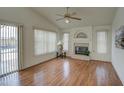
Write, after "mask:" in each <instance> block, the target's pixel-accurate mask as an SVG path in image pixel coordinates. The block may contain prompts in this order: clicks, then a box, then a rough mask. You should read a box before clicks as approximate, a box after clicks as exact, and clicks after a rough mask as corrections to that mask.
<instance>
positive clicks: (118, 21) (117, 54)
mask: <svg viewBox="0 0 124 93" xmlns="http://www.w3.org/2000/svg"><path fill="white" fill-rule="evenodd" d="M121 25H124V8H118V10H117V12H116V15H115V18H114V21H113V24H112V64H113V66H114V68H115V70H116V72H117V73H118V76H119V77H120V79H121V81H122V83H123V85H124V49H119V48H116V47H115V44H114V41H115V31H116V30H117V29H118V28H119V27H120V26H121Z"/></svg>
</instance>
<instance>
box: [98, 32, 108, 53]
mask: <svg viewBox="0 0 124 93" xmlns="http://www.w3.org/2000/svg"><path fill="white" fill-rule="evenodd" d="M98 32H105V33H106V53H99V52H98V47H97V33H98ZM96 53H97V54H107V53H108V31H107V30H100V31H96Z"/></svg>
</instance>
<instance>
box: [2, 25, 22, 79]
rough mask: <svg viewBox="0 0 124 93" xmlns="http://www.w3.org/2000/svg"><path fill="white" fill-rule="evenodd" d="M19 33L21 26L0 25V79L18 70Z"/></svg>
mask: <svg viewBox="0 0 124 93" xmlns="http://www.w3.org/2000/svg"><path fill="white" fill-rule="evenodd" d="M21 31H22V26H19V25H14V24H9V23H0V77H1V76H4V75H7V74H9V73H12V72H14V71H17V70H18V69H19V65H20V64H19V59H20V56H19V55H20V54H19V53H20V52H19V51H20V43H19V40H20V34H19V33H20V32H21Z"/></svg>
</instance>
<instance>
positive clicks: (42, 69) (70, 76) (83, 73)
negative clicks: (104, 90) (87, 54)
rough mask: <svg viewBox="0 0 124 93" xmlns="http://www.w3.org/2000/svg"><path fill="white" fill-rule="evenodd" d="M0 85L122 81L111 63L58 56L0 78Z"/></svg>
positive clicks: (88, 84) (52, 84) (89, 83)
mask: <svg viewBox="0 0 124 93" xmlns="http://www.w3.org/2000/svg"><path fill="white" fill-rule="evenodd" d="M0 85H15V86H16V85H23V86H27V85H28V86H29V85H30V86H34V85H35V86H39V85H45V86H47V85H48V86H106V85H107V86H119V85H122V83H121V81H120V79H119V78H118V76H117V74H116V72H115V70H114V69H113V67H112V65H111V63H107V62H101V61H81V60H76V59H71V58H66V59H61V58H58V59H53V60H51V61H48V62H44V63H42V64H39V65H36V66H33V67H30V68H28V69H25V70H23V71H20V72H16V73H13V74H10V75H8V76H6V77H3V78H0Z"/></svg>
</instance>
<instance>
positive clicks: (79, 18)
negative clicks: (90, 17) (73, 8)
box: [68, 16, 81, 20]
mask: <svg viewBox="0 0 124 93" xmlns="http://www.w3.org/2000/svg"><path fill="white" fill-rule="evenodd" d="M68 18H71V19H76V20H81V18H77V17H72V16H69V17H68Z"/></svg>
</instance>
